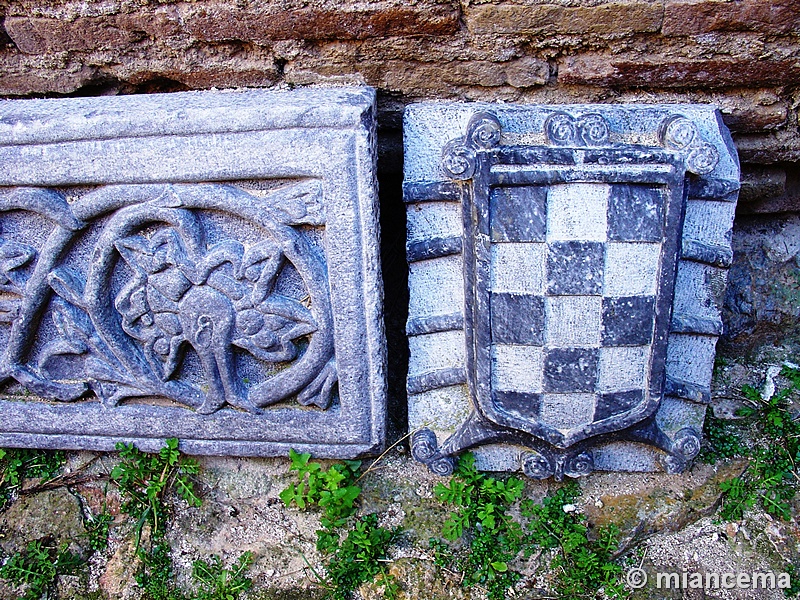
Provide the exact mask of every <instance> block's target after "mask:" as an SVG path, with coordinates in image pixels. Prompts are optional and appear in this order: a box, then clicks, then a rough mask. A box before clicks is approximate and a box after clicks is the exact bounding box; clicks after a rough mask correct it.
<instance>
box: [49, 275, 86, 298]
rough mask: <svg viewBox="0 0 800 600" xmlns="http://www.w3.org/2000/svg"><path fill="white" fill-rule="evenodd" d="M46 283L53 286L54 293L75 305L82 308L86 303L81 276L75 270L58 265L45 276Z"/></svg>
mask: <svg viewBox="0 0 800 600" xmlns="http://www.w3.org/2000/svg"><path fill="white" fill-rule="evenodd" d="M47 283H49V284H50V287H51V288H53V290H54V291H55V293H56V294H58V295H59V296H61V297H62V298H63V299H64V300H66V301H67V302H69V303H70V304H74V305H75V306H80V307H81V308H84V307H85V306H86V303H85V302H84V300H83V286H84V282H83V278H82V277H81V275H80V274H79V273H77V272H76V271H75V270H73V269H70V268H69V267H58V268H57V269H53V271H52V272H51V273H50V274H49V275H48V276H47Z"/></svg>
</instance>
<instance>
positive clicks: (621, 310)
mask: <svg viewBox="0 0 800 600" xmlns="http://www.w3.org/2000/svg"><path fill="white" fill-rule="evenodd" d="M654 306H655V298H654V297H653V296H628V297H623V298H603V332H602V343H603V345H604V346H641V345H644V344H649V343H650V342H651V341H652V339H653V314H654V312H653V311H654Z"/></svg>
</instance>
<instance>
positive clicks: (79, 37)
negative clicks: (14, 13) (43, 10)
mask: <svg viewBox="0 0 800 600" xmlns="http://www.w3.org/2000/svg"><path fill="white" fill-rule="evenodd" d="M5 28H6V31H7V32H8V35H9V36H10V37H11V39H12V40H13V41H14V44H15V45H16V46H17V48H19V49H20V50H21V51H22V52H25V53H26V54H44V53H47V52H63V51H66V50H77V51H81V50H96V49H103V50H105V49H118V48H125V47H126V46H128V45H129V44H131V43H134V42H136V41H138V40H140V39H142V38H143V37H147V36H150V35H153V36H158V37H165V36H168V35H174V34H175V33H177V32H178V31H179V28H178V25H177V22H176V21H175V19H174V18H173V17H172V15H170V14H168V13H166V12H163V11H159V12H150V13H147V14H144V13H133V14H116V15H107V16H102V17H80V18H77V19H75V20H74V21H64V20H61V19H50V18H46V17H30V18H29V17H6V20H5Z"/></svg>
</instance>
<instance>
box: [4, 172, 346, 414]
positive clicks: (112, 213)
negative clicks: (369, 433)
mask: <svg viewBox="0 0 800 600" xmlns="http://www.w3.org/2000/svg"><path fill="white" fill-rule="evenodd" d="M42 193H47V194H52V192H50V191H42ZM320 194H321V189H320V186H319V184H318V183H317V182H313V181H311V182H301V183H297V184H294V185H290V186H286V187H284V188H279V189H278V190H276V191H274V192H272V193H269V194H266V195H265V196H264V197H261V198H259V197H256V196H253V195H250V194H248V193H246V192H244V191H242V190H240V189H238V188H235V187H233V186H224V185H212V184H207V185H186V186H169V185H167V186H107V187H105V188H99V189H98V190H97V191H95V192H92V193H90V194H88V195H87V196H86V197H84V198H83V199H81V201H79V202H78V203H76V205H75V206H74V207H68V206H67V204H66V202H65V201H64V200H63V197H62V198H61V199H60V202H59V203H58V206H59V210H60V212H61V213H62V214H61V215H60V216H59V215H55V216H54V215H45V216H48V217H49V218H51V219H52V220H55V221H56V222H57V223H59V220H60V221H62V223H60V224H61V225H62V226H61V227H57V228H56V229H55V230H54V231H53V233H51V235H50V239H48V241H47V243H46V246H47V250H46V251H45V250H43V251H42V258H41V259H40V260H39V261H38V262H37V264H36V268H35V270H34V272H33V274H32V275H31V277H30V282H26V281H25V278H24V277H23V274H22V273H21V271H20V268H21V267H24V266H26V265H29V264H30V263H31V262H32V261H33V259H34V258H35V257H36V256H37V251H36V249H34V248H32V247H30V246H26V245H25V244H21V243H19V242H15V241H8V240H5V239H3V238H0V291H3V292H6V293H7V294H10V295H17V296H19V300H8V299H4V300H2V301H0V322H5V323H11V324H12V331H11V341H10V344H9V347H8V348H7V349H6V359H7V360H6V364H7V365H8V366H7V367H6V368H5V370H4V371H2V372H1V373H0V375H2V376H3V378H8V377H12V378H14V379H16V380H17V381H18V382H19V383H21V384H23V385H25V386H27V387H29V388H30V389H32V391H34V392H35V393H37V394H39V395H42V396H45V397H50V398H54V399H58V400H68V401H71V400H76V399H78V398H80V397H82V396H83V395H84V394H85V392H86V391H87V389H91V390H92V391H94V392H95V393H96V394H97V396H98V397H99V398H100V399H101V401H102V402H103V404H105V405H106V406H114V405H116V404H118V403H119V402H120V401H121V400H123V399H125V398H131V397H144V398H146V397H165V398H169V399H171V400H173V401H175V402H178V403H180V404H183V405H185V406H188V407H191V408H194V409H196V410H197V411H198V412H200V413H212V412H214V411H216V410H218V409H220V408H222V407H224V406H226V405H228V406H231V407H236V408H239V409H243V410H247V411H250V412H253V413H258V412H260V411H261V409H262V408H263V407H265V406H268V405H270V404H274V403H276V402H279V401H282V400H285V399H290V398H295V399H296V400H297V401H298V402H300V403H301V404H304V405H311V404H314V405H316V406H318V407H320V408H326V407H327V406H328V405H329V404H330V402H331V399H332V397H333V393H334V388H335V384H336V381H337V373H336V363H335V359H334V355H333V333H332V323H331V315H330V306H329V298H328V283H327V275H326V268H325V265H324V262H323V260H322V258H321V256H319V253H318V251H316V250H315V249H314V248H313V247H312V246H311V245H310V244H309V243H308V242H307V240H306V239H305V238H304V236H303V234H302V233H301V232H300V230H299V229H298V228H297V227H298V226H300V225H304V224H311V225H321V224H323V223H324V215H323V214H322V212H321V208H320V207H321V202H320V197H319V196H320ZM17 197H19V195H18V196H17ZM34 197H38V196H36V195H34ZM0 200H2V199H0ZM27 204H30V206H28V205H27ZM27 204H26V202H22V203H20V202H13V203H11V205H13V208H15V209H21V210H25V209H26V208H30V209H31V210H33V211H34V212H39V213H40V214H42V211H41V210H35V209H36V206H34V205H33V204H31V203H27ZM2 208H3V207H2V206H0V209H2ZM73 209H74V212H75V213H82V214H81V217H82V219H80V220H79V219H77V218H76V217H75V216H74V214H73ZM203 211H215V213H216V214H225V213H227V214H228V216H229V217H230V216H231V215H235V216H237V217H238V218H244V219H247V220H249V221H251V222H252V223H253V224H254V225H255V226H257V227H259V228H261V230H262V231H263V232H264V236H263V238H262V239H261V240H259V241H257V242H255V243H250V244H248V245H245V244H243V243H242V242H241V241H238V240H236V239H230V238H228V239H224V238H223V239H221V240H220V241H217V242H216V243H214V244H210V245H209V244H208V243H207V242H206V237H207V234H208V232H207V231H206V228H205V225H204V223H203V219H202V218H201V213H202V212H203ZM51 212H52V211H51ZM65 214H68V215H69V218H66V217H64V215H65ZM101 217H107V218H105V219H104V220H103V221H102V230H101V232H100V235H99V238H98V239H97V241H96V243H95V245H94V248H93V252H92V256H91V263H90V264H87V265H76V264H74V263H73V262H66V261H63V260H61V257H62V255H63V253H64V250H65V249H66V248H67V247H68V246H69V245H70V244H71V243H73V242H74V240H75V239H76V238H78V237H79V235H80V233H81V231H82V230H83V228H84V227H85V225H86V223H89V222H91V221H92V220H93V219H99V218H101ZM64 224H66V225H69V227H64ZM70 230H72V231H70ZM121 268H122V269H124V271H123V272H127V273H129V276H128V278H127V280H125V281H124V282H123V284H122V285H121V286H120V285H119V284H116V285H117V287H118V288H119V289H118V290H117V291H116V292H115V293H114V292H113V290H112V288H113V287H114V285H115V284H114V283H113V282H114V281H118V280H119V279H120V272H121V271H120V269H121ZM83 269H85V274H84V273H83V272H82V270H83ZM286 270H289V271H293V272H295V273H296V276H297V277H299V280H301V281H302V285H303V286H304V287H305V296H304V297H299V298H298V297H293V296H292V295H291V294H287V293H282V292H281V291H280V290H279V287H278V285H277V283H278V280H279V278H280V277H281V274H282V273H284V272H285V271H286ZM26 283H27V284H28V285H27V287H26ZM49 299H52V301H51V303H50V308H49V311H50V312H49V314H50V315H51V318H52V322H53V325H54V327H55V330H56V333H57V334H56V335H55V336H53V335H50V336H47V341H46V342H45V343H44V344H43V346H42V348H41V349H40V350H39V351H38V353H37V361H36V365H35V366H33V365H30V364H26V362H25V361H23V360H20V357H22V356H25V355H28V354H30V350H31V347H32V345H33V342H34V339H35V337H36V335H37V333H38V332H37V330H36V329H35V328H29V329H30V330H29V331H28V330H23V329H22V324H21V323H20V321H22V320H24V321H27V322H33V321H36V320H39V319H40V318H41V315H43V314H44V313H45V312H46V310H47V309H46V305H47V301H48V300H49ZM190 349H191V350H193V351H194V352H195V353H196V355H197V358H198V360H199V363H200V367H201V371H202V373H201V374H202V383H198V382H192V381H189V380H187V379H186V378H184V377H182V376H181V364H182V363H183V362H184V359H185V358H186V354H187V351H188V350H190ZM245 354H247V355H250V357H251V359H254V360H256V361H259V362H261V363H263V364H264V371H265V372H267V373H272V374H271V375H268V376H267V377H266V378H265V380H264V381H261V382H258V383H257V384H255V385H253V386H251V387H248V386H246V385H245V383H244V382H243V377H242V376H241V375H240V373H239V369H238V366H237V362H238V358H237V357H238V356H242V355H245ZM68 357H73V360H71V361H69V360H68V361H66V363H65V360H64V359H65V358H68ZM74 359H77V362H76V361H75V360H74ZM64 364H67V365H71V366H68V367H64ZM75 365H79V367H76V366H75Z"/></svg>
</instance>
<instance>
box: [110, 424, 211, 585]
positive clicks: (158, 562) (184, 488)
mask: <svg viewBox="0 0 800 600" xmlns="http://www.w3.org/2000/svg"><path fill="white" fill-rule="evenodd" d="M117 450H118V451H119V453H120V457H121V459H122V462H120V464H118V465H117V466H116V467H114V469H113V470H112V471H111V480H112V481H114V482H115V483H116V484H117V486H118V487H119V489H120V492H121V493H122V496H123V499H124V501H123V504H122V511H123V512H125V513H126V514H128V515H130V516H131V517H132V518H133V519H134V520H135V522H136V525H135V528H134V532H135V536H136V552H137V555H138V556H139V558H140V560H141V561H142V568H141V569H140V571H139V572H138V573H137V575H136V582H137V583H138V584H139V586H141V587H142V589H143V590H144V597H145V598H146V599H148V600H182V599H183V598H185V595H184V594H183V593H182V592H181V591H180V590H178V589H177V588H176V586H175V583H174V577H173V572H172V559H171V558H170V546H169V542H167V540H166V537H165V533H166V523H167V518H168V516H169V511H168V508H167V504H166V503H165V496H166V494H167V493H168V492H170V491H173V490H174V491H175V492H177V494H178V495H179V496H180V497H181V498H183V500H185V501H186V503H187V504H189V506H200V499H199V498H198V497H197V495H196V494H195V491H194V484H193V483H192V480H191V477H192V476H193V475H197V473H198V471H199V465H198V463H197V461H195V460H192V459H189V458H186V457H185V456H183V455H182V454H181V453H180V452H179V451H178V440H177V439H174V438H172V439H168V440H166V443H165V446H164V447H163V448H161V450H160V451H159V452H158V453H157V454H148V453H145V452H142V451H141V450H139V449H137V448H136V447H135V446H134V445H133V444H130V445H129V444H123V443H119V444H117ZM145 525H149V532H150V536H149V543H147V544H145V545H142V543H141V541H142V532H143V530H144V527H145Z"/></svg>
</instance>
